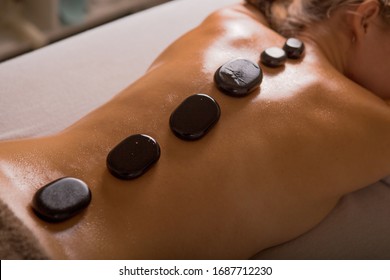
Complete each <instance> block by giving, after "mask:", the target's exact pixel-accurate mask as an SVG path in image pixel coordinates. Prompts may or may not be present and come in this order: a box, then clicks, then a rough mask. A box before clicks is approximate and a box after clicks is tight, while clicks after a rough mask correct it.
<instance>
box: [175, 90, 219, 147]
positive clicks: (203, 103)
mask: <svg viewBox="0 0 390 280" xmlns="http://www.w3.org/2000/svg"><path fill="white" fill-rule="evenodd" d="M220 115H221V110H220V108H219V105H218V103H217V102H216V101H215V100H214V99H213V98H211V97H210V96H208V95H205V94H195V95H192V96H190V97H188V98H187V99H185V100H184V101H183V102H182V103H181V104H180V105H179V106H178V107H177V108H176V110H175V111H174V112H173V113H172V115H171V117H170V119H169V125H170V127H171V129H172V131H173V132H174V134H175V135H176V136H177V137H179V138H181V139H183V140H198V139H200V138H202V137H203V136H204V135H206V133H207V132H208V131H209V130H210V129H211V128H212V127H213V126H214V125H215V124H216V123H217V121H218V120H219V117H220Z"/></svg>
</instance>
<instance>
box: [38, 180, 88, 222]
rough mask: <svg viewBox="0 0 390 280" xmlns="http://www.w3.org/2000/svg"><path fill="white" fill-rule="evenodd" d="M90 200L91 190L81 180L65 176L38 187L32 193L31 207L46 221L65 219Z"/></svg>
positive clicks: (77, 211) (78, 210)
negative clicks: (33, 193)
mask: <svg viewBox="0 0 390 280" xmlns="http://www.w3.org/2000/svg"><path fill="white" fill-rule="evenodd" d="M90 202H91V191H90V190H89V188H88V186H87V184H85V183H84V182H83V181H81V180H79V179H76V178H71V177H65V178H61V179H58V180H56V181H53V182H51V183H49V184H47V185H45V186H44V187H42V188H40V189H39V190H38V191H37V192H36V193H35V195H34V198H33V201H32V208H33V209H34V211H35V213H36V214H37V216H38V217H40V218H41V219H43V220H45V221H48V222H61V221H64V220H67V219H69V218H71V217H73V216H75V215H76V214H77V213H79V212H80V211H81V210H83V209H84V208H86V207H87V206H88V205H89V203H90Z"/></svg>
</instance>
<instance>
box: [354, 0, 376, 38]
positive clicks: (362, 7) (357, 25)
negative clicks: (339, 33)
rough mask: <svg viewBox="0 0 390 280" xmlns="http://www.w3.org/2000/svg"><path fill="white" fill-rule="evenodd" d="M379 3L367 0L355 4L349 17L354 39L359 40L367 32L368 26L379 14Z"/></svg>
mask: <svg viewBox="0 0 390 280" xmlns="http://www.w3.org/2000/svg"><path fill="white" fill-rule="evenodd" d="M379 12H380V8H379V3H378V1H376V0H368V1H365V2H363V3H361V4H359V5H358V6H357V8H356V9H355V10H354V11H351V12H350V13H351V14H352V16H351V19H350V26H351V29H352V33H353V37H354V39H355V40H356V41H359V40H361V39H362V38H364V36H365V35H366V34H367V32H368V30H369V28H370V27H371V26H372V25H373V24H374V21H375V19H376V18H377V16H378V15H379Z"/></svg>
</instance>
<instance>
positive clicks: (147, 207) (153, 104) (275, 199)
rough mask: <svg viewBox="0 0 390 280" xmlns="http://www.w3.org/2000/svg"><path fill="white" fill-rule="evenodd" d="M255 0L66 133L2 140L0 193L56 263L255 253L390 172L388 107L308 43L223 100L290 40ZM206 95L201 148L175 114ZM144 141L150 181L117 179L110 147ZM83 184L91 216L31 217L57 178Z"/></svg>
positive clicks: (171, 52) (201, 30) (215, 22)
mask: <svg viewBox="0 0 390 280" xmlns="http://www.w3.org/2000/svg"><path fill="white" fill-rule="evenodd" d="M264 22H265V21H264V19H263V18H262V16H261V15H260V14H259V13H258V12H256V11H255V10H253V9H252V8H250V7H248V6H246V5H237V6H234V7H230V8H226V9H223V10H221V11H218V12H216V13H214V14H212V15H210V16H209V17H208V18H207V19H206V20H205V21H204V23H203V24H202V25H200V26H199V27H198V28H196V29H195V30H193V31H191V32H190V33H188V34H187V35H185V36H184V37H182V38H180V39H179V40H178V41H176V42H175V43H174V44H173V45H172V46H171V47H169V48H168V49H167V50H166V51H165V52H164V53H163V54H162V55H161V56H160V57H159V58H158V59H157V60H156V62H155V63H154V65H153V66H152V67H151V68H150V70H149V71H148V73H147V74H146V75H145V76H144V77H143V78H141V79H140V80H139V81H137V82H136V83H134V84H133V85H131V86H129V87H128V88H127V89H125V90H124V91H122V92H121V93H120V94H118V95H117V96H116V97H115V98H114V99H113V100H112V101H110V102H109V103H107V104H106V105H104V106H103V107H101V108H99V109H97V110H96V111H94V112H92V113H91V114H89V115H88V116H86V117H85V118H83V119H82V120H80V121H79V122H77V123H76V124H74V125H73V126H71V127H70V128H68V129H67V130H66V131H64V132H62V133H59V134H57V135H54V136H51V137H46V138H40V139H32V140H23V141H15V142H4V143H1V144H0V195H1V198H2V199H3V200H4V201H5V202H6V203H8V205H9V207H10V208H11V209H12V210H13V211H14V212H15V214H16V215H17V216H18V217H19V218H20V219H22V220H23V221H24V222H25V223H26V225H27V226H28V227H29V228H30V229H31V230H32V232H33V233H34V234H35V235H36V236H37V237H38V239H39V241H40V242H41V243H42V245H43V247H44V248H45V249H46V250H47V252H48V253H49V255H50V256H51V257H52V258H55V259H62V258H70V259H128V258H131V259H133V258H135V259H160V258H162V259H168V258H174V259H182V258H185V259H195V258H203V259H210V258H220V259H237V258H249V257H251V256H253V255H254V254H256V253H257V252H259V251H261V250H263V249H265V248H268V247H270V246H273V245H277V244H280V243H282V242H285V241H288V240H291V239H293V238H295V237H297V236H299V235H301V234H303V233H305V232H306V231H308V230H309V229H311V228H312V227H314V226H315V225H316V224H318V223H319V222H320V221H321V220H322V219H323V218H324V217H325V216H326V215H327V214H328V213H329V212H330V210H331V209H332V208H333V207H334V206H335V204H336V202H337V201H338V199H339V198H340V197H341V196H342V195H344V194H346V193H348V192H351V191H354V190H357V189H359V188H361V187H364V186H366V185H368V184H369V183H371V182H374V181H376V180H378V179H380V178H382V177H384V176H386V175H388V174H389V173H390V147H389V145H388V143H389V142H390V129H389V127H390V126H389V125H390V111H389V109H388V107H387V105H386V103H385V102H384V101H382V100H381V99H380V98H378V97H376V96H375V95H374V94H373V93H370V92H368V91H366V90H364V89H363V88H361V87H359V86H357V85H356V84H354V83H353V82H351V81H349V80H348V79H346V78H345V77H344V76H343V75H341V74H340V73H338V72H337V71H336V70H335V69H334V68H333V67H332V66H331V64H329V63H328V62H327V61H326V59H325V58H324V57H323V56H322V55H321V53H320V52H318V51H317V50H316V49H315V48H313V47H312V46H311V45H310V43H309V42H307V44H306V47H307V50H306V55H305V57H304V58H303V59H302V60H299V61H291V60H289V61H288V62H287V64H286V66H285V67H284V68H282V69H277V70H275V69H269V68H266V67H263V70H264V80H263V83H262V85H261V88H259V89H257V90H256V91H255V92H253V93H252V94H251V95H249V96H247V97H245V98H233V97H229V96H226V95H224V94H222V93H221V92H220V91H218V90H217V89H216V87H215V85H214V83H213V75H214V72H215V70H216V69H217V68H218V67H219V66H220V65H221V64H223V63H225V62H226V61H228V60H230V59H232V58H236V57H243V58H246V59H250V60H252V61H254V62H258V60H259V57H260V53H261V51H262V50H264V49H265V48H267V47H270V46H282V45H283V43H284V41H285V38H282V37H281V36H280V35H278V34H276V33H274V32H273V31H271V30H270V29H269V28H268V27H267V26H265V25H264ZM195 93H205V94H208V95H210V96H212V97H213V98H215V99H216V100H217V101H218V103H219V105H220V107H221V110H222V115H221V118H220V120H219V122H218V123H217V125H216V126H215V127H214V128H213V129H212V130H211V131H210V133H209V134H207V135H206V136H205V137H204V138H203V139H201V140H199V141H196V142H186V141H182V140H180V139H178V138H177V137H175V136H174V135H173V133H172V132H171V131H170V128H169V117H170V114H171V112H173V110H174V109H175V108H176V107H177V106H178V105H179V104H180V103H181V102H182V101H183V100H184V99H185V98H186V97H188V96H190V95H192V94H195ZM136 133H144V134H148V135H150V136H152V137H153V138H155V139H156V140H157V141H158V142H159V144H160V146H161V158H160V160H159V162H158V163H157V164H156V165H155V166H154V167H153V168H152V169H150V170H149V171H148V172H147V174H145V175H144V176H142V177H141V178H138V179H136V180H133V181H120V180H118V179H116V178H114V177H112V176H111V175H110V174H109V172H108V171H107V169H106V165H105V164H106V156H107V154H108V152H109V151H110V149H112V148H113V147H114V146H115V145H116V144H117V143H119V142H120V141H121V140H123V139H124V138H125V137H127V136H129V135H131V134H136ZM64 176H73V177H77V178H80V179H82V180H84V181H85V182H86V183H87V184H88V185H89V186H90V188H91V190H92V202H91V204H90V206H89V207H88V209H87V210H86V211H84V212H82V213H81V214H80V215H78V216H76V217H75V218H72V219H70V220H69V221H66V222H63V223H59V224H48V223H45V222H43V221H41V220H39V219H38V218H36V216H35V215H34V214H33V212H32V210H31V206H30V203H31V199H32V196H33V194H34V192H35V191H36V190H37V189H38V188H40V187H41V186H43V185H45V184H47V183H48V182H50V181H52V180H55V179H57V178H59V177H64Z"/></svg>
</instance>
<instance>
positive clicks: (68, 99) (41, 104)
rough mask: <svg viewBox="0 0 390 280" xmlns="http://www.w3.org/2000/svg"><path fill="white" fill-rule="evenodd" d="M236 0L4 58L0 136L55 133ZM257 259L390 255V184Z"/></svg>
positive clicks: (169, 9) (197, 4)
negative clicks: (185, 34) (14, 57)
mask: <svg viewBox="0 0 390 280" xmlns="http://www.w3.org/2000/svg"><path fill="white" fill-rule="evenodd" d="M237 2H239V1H237V0H213V1H209V0H176V1H173V2H170V3H167V4H164V5H162V6H159V7H156V8H153V9H150V10H147V11H145V12H141V13H139V14H135V15H132V16H128V17H126V18H123V19H120V20H118V21H115V22H113V23H109V24H106V25H104V26H102V27H99V28H96V29H93V30H91V31H88V32H85V33H83V34H80V35H78V36H75V37H72V38H70V39H67V40H64V41H61V42H59V43H56V44H54V45H50V46H48V47H45V48H43V49H40V50H37V51H35V52H33V53H29V54H26V55H24V56H22V57H18V58H16V59H13V60H10V61H7V62H5V63H2V64H0V140H1V139H13V138H20V137H27V136H39V135H46V134H50V133H54V132H57V131H59V130H62V129H63V128H65V127H67V126H68V125H70V124H72V123H73V122H75V121H76V120H78V119H79V118H81V117H82V116H84V115H85V114H87V113H88V112H89V111H91V110H93V109H94V108H96V107H97V106H99V105H101V104H102V103H104V102H106V101H107V100H108V99H110V98H111V97H112V96H113V95H115V94H116V93H117V92H118V91H120V90H121V89H122V88H124V87H126V86H127V85H128V84H130V83H131V82H132V81H134V80H135V79H137V78H138V77H139V76H141V75H142V74H143V73H144V72H145V70H146V69H147V67H148V65H149V64H150V63H151V62H152V61H153V59H154V58H155V57H156V56H157V54H158V53H159V52H161V51H162V50H163V49H164V48H165V47H166V46H167V45H168V44H169V43H170V42H172V41H173V40H174V39H175V38H177V37H178V36H180V35H181V34H182V33H184V32H185V31H187V30H189V29H190V28H192V27H194V26H196V25H197V24H198V23H200V22H201V21H202V20H203V18H204V17H205V16H206V15H207V14H208V13H210V12H211V11H213V10H215V9H217V8H219V7H222V6H225V5H229V4H232V3H237ZM258 258H272V259H313V258H314V259H356V258H357V259H362V258H363V259H390V187H388V186H387V185H386V184H384V183H381V182H378V183H377V184H374V185H373V186H370V187H367V188H365V189H363V190H361V191H358V192H356V193H353V194H351V195H348V196H347V197H345V198H344V199H343V200H342V201H341V203H340V204H339V206H338V207H337V208H336V209H335V210H334V211H333V212H332V214H331V215H329V217H328V218H327V219H326V220H325V221H323V222H322V223H321V224H320V225H319V226H318V227H316V228H315V229H313V230H312V231H311V232H309V233H307V234H305V235H303V236H302V237H300V238H298V239H296V240H294V241H291V242H289V243H286V244H284V245H282V246H278V247H275V248H272V249H269V250H267V251H265V252H263V253H262V254H260V255H258Z"/></svg>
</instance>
